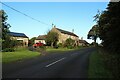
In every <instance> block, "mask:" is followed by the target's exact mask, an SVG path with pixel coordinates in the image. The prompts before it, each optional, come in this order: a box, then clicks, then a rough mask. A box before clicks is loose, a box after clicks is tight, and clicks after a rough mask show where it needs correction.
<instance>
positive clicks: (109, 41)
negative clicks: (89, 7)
mask: <svg viewBox="0 0 120 80" xmlns="http://www.w3.org/2000/svg"><path fill="white" fill-rule="evenodd" d="M119 12H120V2H116V3H113V2H110V3H109V4H108V7H107V10H105V11H104V12H103V13H102V14H101V16H100V18H99V21H98V24H99V30H100V39H102V41H103V46H104V48H105V49H107V50H108V51H113V52H115V53H117V52H118V53H119V52H120V37H119V36H120V14H119Z"/></svg>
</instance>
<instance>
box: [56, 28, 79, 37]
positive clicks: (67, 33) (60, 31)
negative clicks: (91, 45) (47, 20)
mask: <svg viewBox="0 0 120 80" xmlns="http://www.w3.org/2000/svg"><path fill="white" fill-rule="evenodd" d="M56 29H58V30H59V31H60V32H61V31H64V32H67V33H66V34H69V33H70V34H71V35H74V36H76V37H78V36H77V35H76V34H75V33H73V32H70V31H66V30H63V29H59V28H56ZM64 32H63V33H64Z"/></svg>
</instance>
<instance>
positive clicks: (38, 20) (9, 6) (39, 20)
mask: <svg viewBox="0 0 120 80" xmlns="http://www.w3.org/2000/svg"><path fill="white" fill-rule="evenodd" d="M0 3H1V4H3V5H5V6H6V7H8V8H10V9H12V10H14V11H16V12H18V13H20V14H22V15H24V16H26V17H28V18H30V19H32V20H35V21H37V22H39V23H41V24H44V25H47V26H51V25H49V24H47V23H45V22H42V21H40V20H38V19H35V18H33V17H31V16H29V15H27V14H25V13H23V12H21V11H19V10H17V9H14V8H13V7H11V6H8V5H6V4H5V3H3V2H1V1H0Z"/></svg>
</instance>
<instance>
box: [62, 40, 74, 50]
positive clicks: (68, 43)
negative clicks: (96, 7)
mask: <svg viewBox="0 0 120 80" xmlns="http://www.w3.org/2000/svg"><path fill="white" fill-rule="evenodd" d="M74 45H75V40H73V39H71V38H68V39H67V40H66V41H65V44H64V47H67V48H68V49H72V48H74Z"/></svg>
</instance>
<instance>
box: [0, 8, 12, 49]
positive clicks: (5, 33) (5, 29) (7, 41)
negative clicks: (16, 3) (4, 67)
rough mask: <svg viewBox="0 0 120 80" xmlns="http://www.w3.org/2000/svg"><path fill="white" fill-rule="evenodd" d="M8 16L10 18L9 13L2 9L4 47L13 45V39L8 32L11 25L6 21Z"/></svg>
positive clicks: (1, 21)
mask: <svg viewBox="0 0 120 80" xmlns="http://www.w3.org/2000/svg"><path fill="white" fill-rule="evenodd" d="M7 18H8V16H7V14H6V13H5V12H4V11H3V10H0V19H1V20H0V24H1V26H0V28H1V30H2V49H5V48H10V47H12V46H11V45H10V42H11V39H10V36H9V34H8V32H10V31H9V28H10V25H9V24H8V23H7V22H6V20H7Z"/></svg>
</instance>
